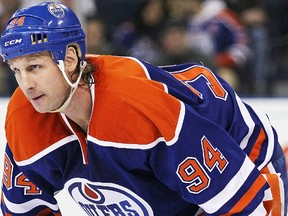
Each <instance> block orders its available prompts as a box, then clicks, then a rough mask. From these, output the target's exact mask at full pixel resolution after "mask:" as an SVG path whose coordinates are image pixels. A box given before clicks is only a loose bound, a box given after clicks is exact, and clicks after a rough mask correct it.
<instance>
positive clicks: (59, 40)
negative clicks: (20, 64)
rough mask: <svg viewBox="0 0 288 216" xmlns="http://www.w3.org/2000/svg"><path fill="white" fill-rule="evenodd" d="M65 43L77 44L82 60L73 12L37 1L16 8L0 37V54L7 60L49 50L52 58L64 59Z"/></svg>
mask: <svg viewBox="0 0 288 216" xmlns="http://www.w3.org/2000/svg"><path fill="white" fill-rule="evenodd" d="M69 44H77V46H78V47H79V48H80V49H78V52H79V56H81V60H82V61H83V60H84V59H85V33H84V31H83V28H82V26H81V24H80V22H79V20H78V18H77V16H76V15H75V13H74V12H73V11H72V10H71V9H70V8H68V7H66V6H65V5H63V4H60V3H55V2H45V3H40V4H37V5H35V6H32V7H28V8H23V9H19V10H17V11H16V12H15V13H14V14H13V15H12V17H11V18H10V20H9V21H8V23H7V26H6V29H5V30H4V31H3V33H2V35H1V39H0V53H1V55H2V57H3V59H4V61H7V60H9V59H11V58H15V57H18V56H22V55H27V54H32V53H36V52H41V51H50V52H51V54H52V56H53V58H54V61H55V62H56V63H57V64H58V61H59V60H63V61H64V59H65V54H66V48H67V46H68V45H69Z"/></svg>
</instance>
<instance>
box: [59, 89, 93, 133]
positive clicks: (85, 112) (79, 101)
mask: <svg viewBox="0 0 288 216" xmlns="http://www.w3.org/2000/svg"><path fill="white" fill-rule="evenodd" d="M91 112H92V97H91V92H90V89H89V88H88V87H86V86H85V87H84V86H79V87H78V88H77V90H76V91H75V94H74V95H73V98H72V100H71V102H70V104H69V105H68V106H67V108H66V109H65V110H63V112H62V113H63V114H65V115H66V116H67V117H69V118H70V119H71V120H72V121H74V122H75V123H76V124H78V125H79V127H81V128H82V130H83V131H84V132H85V133H87V131H88V126H89V121H90V117H91Z"/></svg>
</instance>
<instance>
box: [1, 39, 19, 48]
mask: <svg viewBox="0 0 288 216" xmlns="http://www.w3.org/2000/svg"><path fill="white" fill-rule="evenodd" d="M21 42H22V38H19V39H13V40H10V41H6V42H5V43H4V46H5V47H7V46H11V45H15V44H20V43H21Z"/></svg>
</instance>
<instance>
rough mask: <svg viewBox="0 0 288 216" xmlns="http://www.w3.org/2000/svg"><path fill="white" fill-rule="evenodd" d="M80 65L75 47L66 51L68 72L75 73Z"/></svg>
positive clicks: (70, 47)
mask: <svg viewBox="0 0 288 216" xmlns="http://www.w3.org/2000/svg"><path fill="white" fill-rule="evenodd" d="M77 65H78V57H77V51H76V49H75V48H74V47H73V46H69V47H67V49H66V57H65V69H66V70H67V71H68V72H73V71H74V70H75V69H76V67H77Z"/></svg>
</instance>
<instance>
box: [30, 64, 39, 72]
mask: <svg viewBox="0 0 288 216" xmlns="http://www.w3.org/2000/svg"><path fill="white" fill-rule="evenodd" d="M39 68H40V65H30V66H29V67H28V68H27V71H35V70H38V69H39Z"/></svg>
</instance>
